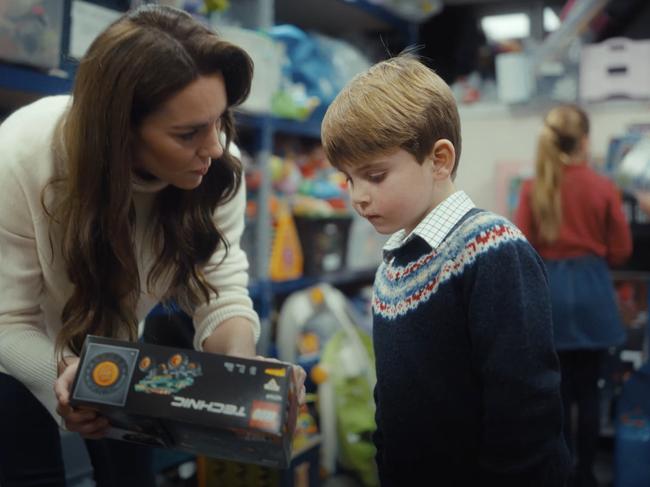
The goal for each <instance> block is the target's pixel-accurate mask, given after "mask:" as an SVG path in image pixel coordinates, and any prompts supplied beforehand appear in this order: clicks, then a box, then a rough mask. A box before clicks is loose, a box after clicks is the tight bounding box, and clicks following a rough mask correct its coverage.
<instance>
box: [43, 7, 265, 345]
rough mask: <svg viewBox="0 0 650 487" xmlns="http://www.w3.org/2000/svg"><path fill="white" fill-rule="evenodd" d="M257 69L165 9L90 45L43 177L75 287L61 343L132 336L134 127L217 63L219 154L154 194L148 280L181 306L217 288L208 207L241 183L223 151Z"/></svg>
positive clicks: (141, 13)
mask: <svg viewBox="0 0 650 487" xmlns="http://www.w3.org/2000/svg"><path fill="white" fill-rule="evenodd" d="M252 70H253V65H252V61H251V59H250V57H249V56H248V55H247V54H246V53H245V52H244V51H243V50H241V49H240V48H238V47H236V46H234V45H232V44H229V43H227V42H225V41H223V40H222V39H221V38H220V37H219V36H218V35H217V34H215V33H214V32H212V31H210V30H209V29H208V28H206V27H204V26H202V25H200V24H199V23H198V22H196V21H195V20H194V19H192V17H191V16H190V15H189V14H187V13H185V12H182V11H180V10H176V9H173V8H169V7H161V6H145V7H142V8H140V9H137V10H135V11H133V12H131V13H127V14H125V15H124V16H122V17H121V18H120V19H118V20H117V21H116V22H115V23H113V24H112V25H111V26H110V27H109V28H108V29H107V30H106V31H104V32H103V33H102V34H100V36H99V37H98V38H97V39H96V40H95V41H94V42H93V43H92V45H91V46H90V48H89V50H88V52H87V54H86V55H85V56H84V57H83V59H82V60H81V62H80V64H79V67H78V70H77V74H76V79H75V85H74V90H73V102H72V105H71V106H70V109H69V111H68V112H67V114H66V115H65V116H64V117H63V118H62V120H61V122H60V124H59V127H58V132H57V133H58V136H57V137H55V141H54V154H55V158H57V159H58V160H59V161H60V162H61V163H62V164H63V167H64V171H63V176H62V177H61V178H60V179H58V180H54V181H52V182H51V183H52V184H51V185H49V186H48V188H49V187H51V189H53V190H54V191H55V200H54V201H56V204H55V205H54V206H53V207H51V208H49V209H47V211H48V214H49V215H50V217H51V218H52V220H53V221H54V222H56V223H57V224H58V226H59V228H60V231H61V234H60V235H61V238H62V245H61V248H62V253H63V258H64V261H65V267H66V270H67V274H68V278H69V279H70V281H71V282H72V284H73V285H74V291H73V293H72V296H71V297H70V298H69V300H68V301H67V303H66V304H65V306H64V308H63V311H62V316H61V318H62V322H63V327H62V329H61V331H60V333H59V335H58V337H57V340H56V346H57V349H58V350H59V351H62V350H63V348H64V347H65V346H68V347H70V349H71V350H72V351H73V352H75V353H78V352H79V351H80V349H81V346H82V344H83V340H84V338H85V337H86V335H87V334H95V335H101V336H118V335H124V334H125V332H126V334H127V335H128V337H129V338H130V339H132V340H134V339H136V337H137V327H138V323H137V318H136V315H135V306H136V303H137V301H138V298H139V296H140V292H141V289H140V276H139V274H138V266H137V258H136V255H135V248H134V223H135V210H134V206H133V195H132V172H133V167H134V161H133V153H134V151H133V141H134V139H135V137H134V134H135V133H136V132H137V129H138V128H139V126H140V124H141V122H142V121H143V119H144V118H145V117H146V116H147V115H149V114H151V113H152V112H153V111H155V110H156V109H157V108H159V107H160V105H161V104H162V103H164V102H165V101H166V100H168V99H169V98H170V97H171V96H172V95H174V94H176V93H177V92H178V91H179V90H181V89H183V88H184V87H186V86H187V85H188V84H189V83H191V82H192V81H194V80H196V79H197V78H198V77H199V76H201V75H205V74H214V73H222V74H223V76H224V80H225V84H226V92H227V96H228V107H229V109H228V110H226V113H225V114H224V115H223V120H222V123H223V125H222V126H223V130H224V133H225V136H226V141H227V142H226V146H225V150H224V153H223V156H222V157H221V158H220V159H219V160H217V161H213V164H212V165H211V166H210V169H209V171H208V173H207V174H206V176H205V177H204V180H203V182H202V183H201V185H200V186H199V187H198V188H196V189H194V190H192V191H186V190H181V189H178V188H176V187H173V186H168V187H166V188H165V189H163V190H162V191H161V192H160V193H159V194H158V195H157V199H156V203H155V208H154V212H153V214H155V215H157V216H156V217H155V220H154V221H153V222H152V224H153V227H152V228H153V235H154V245H153V249H154V251H155V252H156V260H155V263H154V265H153V268H152V270H151V272H150V274H149V275H148V276H147V281H146V282H147V287H151V286H153V285H154V284H155V283H156V282H158V283H162V282H164V283H165V285H167V284H168V287H167V288H166V289H167V293H166V295H165V296H164V298H165V299H170V298H172V297H173V298H174V299H176V300H177V301H178V302H179V304H180V305H181V306H183V307H184V308H186V309H191V308H192V307H193V306H196V305H197V304H199V303H201V302H206V301H207V300H208V299H209V297H210V294H211V293H217V290H216V289H215V288H214V287H213V286H212V285H210V284H209V283H208V282H207V281H206V279H205V277H204V276H203V274H202V271H201V266H202V264H204V263H205V262H207V260H208V259H209V258H210V256H212V254H213V253H214V252H215V250H216V249H217V247H219V246H224V247H225V248H226V250H227V242H226V240H225V239H224V237H223V235H222V234H221V233H220V232H219V229H218V228H216V226H215V223H214V220H213V214H214V211H215V209H216V207H217V206H218V205H220V204H222V203H223V202H225V201H227V200H229V199H230V198H232V197H233V196H234V194H235V193H236V191H237V188H238V187H239V185H240V182H241V165H240V162H239V161H238V160H237V159H235V158H234V157H233V156H231V155H230V153H229V152H228V150H227V148H228V144H229V143H230V141H231V140H232V137H233V136H234V125H233V119H232V113H231V111H230V107H233V106H235V105H238V104H240V103H242V102H243V101H244V100H245V99H246V97H247V96H248V93H249V90H250V84H251V79H252ZM48 188H46V190H47V189H48ZM43 201H45V198H44V197H43Z"/></svg>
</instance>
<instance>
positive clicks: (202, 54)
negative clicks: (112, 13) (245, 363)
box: [0, 6, 304, 487]
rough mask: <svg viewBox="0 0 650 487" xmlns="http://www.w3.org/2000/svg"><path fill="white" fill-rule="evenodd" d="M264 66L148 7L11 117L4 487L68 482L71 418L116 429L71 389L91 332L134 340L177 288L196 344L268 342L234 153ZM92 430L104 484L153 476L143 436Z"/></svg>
mask: <svg viewBox="0 0 650 487" xmlns="http://www.w3.org/2000/svg"><path fill="white" fill-rule="evenodd" d="M251 78H252V62H251V60H250V58H249V56H248V55H247V54H246V53H245V52H244V51H243V50H241V49H240V48H238V47H236V46H233V45H231V44H229V43H227V42H224V41H223V40H222V39H220V38H219V37H218V36H217V35H216V34H215V33H214V32H212V31H210V30H209V29H207V28H205V27H203V26H202V25H200V24H199V23H197V22H196V21H194V20H193V19H192V18H191V16H190V15H188V14H186V13H184V12H182V11H179V10H176V9H172V8H165V7H160V6H145V7H142V8H140V9H138V10H135V11H133V12H131V13H127V14H125V15H124V16H122V17H121V18H120V19H118V20H117V21H116V22H115V23H113V24H112V25H111V26H109V27H108V28H107V29H106V31H104V32H103V33H102V34H100V35H99V37H97V39H96V40H95V41H94V42H93V44H92V45H91V46H90V48H89V50H88V52H87V54H86V55H85V56H84V58H83V59H82V60H81V62H80V64H79V67H78V70H77V74H76V79H75V85H74V90H73V96H72V97H71V98H70V97H66V96H59V97H49V98H44V99H42V100H39V101H37V102H35V103H33V104H32V105H29V106H27V107H24V108H22V109H20V110H18V111H17V112H16V113H14V114H13V115H12V116H11V117H9V118H8V119H7V120H6V121H5V122H4V124H3V125H2V126H1V127H0V155H1V157H0V193H1V194H2V195H3V201H6V202H7V204H5V205H4V206H2V207H0V262H1V265H0V289H2V293H1V294H0V397H2V398H3V399H2V401H0V428H1V429H0V431H1V436H2V437H3V438H12V442H11V443H10V444H9V443H8V442H6V441H5V442H0V444H1V445H2V446H0V484H1V485H3V487H6V486H13V485H64V482H65V479H64V470H63V464H62V461H61V451H60V448H59V446H58V445H59V433H58V425H57V423H58V422H60V423H61V424H63V425H65V427H66V428H67V429H69V430H70V431H74V432H79V433H80V434H82V435H83V436H84V437H85V438H87V439H91V440H96V439H99V438H102V437H103V435H104V433H105V429H106V427H107V422H106V419H105V418H103V417H101V416H99V415H97V414H95V413H93V412H90V411H79V410H74V409H73V408H71V407H70V405H69V402H68V400H69V390H70V386H71V383H72V380H73V378H74V375H75V372H76V368H77V363H78V354H79V351H80V349H81V346H82V343H83V340H84V338H85V336H86V335H87V334H94V335H102V336H110V337H120V338H125V339H130V340H135V339H137V337H138V323H139V322H140V321H141V320H143V318H144V317H145V316H146V315H147V313H148V311H149V310H150V309H151V308H152V307H153V306H154V305H155V304H156V303H157V302H158V301H170V300H172V299H173V300H175V301H176V302H177V303H178V304H179V305H180V306H181V307H182V308H183V309H184V310H186V311H187V312H188V313H189V314H191V315H192V316H193V321H194V326H195V335H194V346H195V348H197V349H200V350H205V351H209V352H214V353H222V354H230V355H240V356H255V342H256V339H257V337H258V335H259V320H258V317H257V315H256V313H255V312H254V310H253V307H252V302H251V300H250V298H249V296H248V292H247V282H248V278H247V269H248V263H247V259H246V256H245V254H244V253H243V252H242V250H241V248H240V246H239V239H240V237H241V234H242V231H243V227H244V206H245V191H244V187H243V184H242V177H241V172H242V170H241V165H240V162H239V161H238V160H237V159H236V158H234V157H233V156H232V155H231V153H230V152H229V146H230V141H231V139H232V137H233V129H234V127H233V118H232V114H231V108H232V107H234V106H236V105H238V104H240V103H241V102H243V101H244V100H245V99H246V97H247V95H248V92H249V89H250V83H251ZM296 375H297V380H298V384H299V387H301V388H302V382H303V381H304V371H302V370H300V369H298V371H297V372H296ZM55 383H56V384H55ZM53 386H54V387H55V391H56V396H55V394H54V392H53V391H52V388H53ZM6 398H10V400H6ZM13 438H15V439H16V440H13ZM86 443H87V445H88V448H89V453H90V456H91V460H92V461H93V466H94V468H95V473H96V480H97V483H98V485H121V486H122V485H138V486H142V485H154V483H153V480H154V479H153V475H152V473H151V471H150V469H149V470H147V468H146V462H147V461H148V459H147V458H146V456H147V454H146V452H145V453H144V457H143V456H141V454H142V449H141V448H138V447H133V446H131V445H128V444H127V443H119V444H117V445H115V444H110V442H109V440H101V441H87V442H86ZM115 452H117V453H115ZM116 455H117V456H116ZM107 458H108V460H107ZM111 458H112V460H111ZM143 462H145V463H143ZM121 472H123V473H124V475H123V476H121ZM30 482H31V483H30Z"/></svg>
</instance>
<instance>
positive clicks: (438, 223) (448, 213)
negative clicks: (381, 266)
mask: <svg viewBox="0 0 650 487" xmlns="http://www.w3.org/2000/svg"><path fill="white" fill-rule="evenodd" d="M474 207H475V205H474V203H473V202H472V200H471V199H470V197H469V196H467V194H466V193H465V192H464V191H456V192H455V193H453V194H451V195H450V196H448V197H447V198H445V200H443V201H442V203H440V204H439V205H438V206H436V207H435V208H434V209H433V210H431V211H430V212H429V214H428V215H427V216H425V217H424V218H423V219H422V221H421V222H420V223H418V225H417V226H416V227H415V228H414V229H413V231H412V232H411V233H410V234H408V235H406V232H405V231H404V230H400V231H399V232H396V233H394V234H393V235H391V237H390V238H389V239H388V241H387V242H386V244H385V245H384V247H383V252H384V258H385V259H386V258H389V256H390V254H391V253H392V252H393V251H394V250H396V249H398V248H400V247H402V246H403V245H405V244H406V243H407V242H409V241H411V239H413V237H414V236H415V235H417V236H418V237H420V238H422V239H423V240H424V241H425V242H426V243H428V244H429V245H430V246H431V248H432V249H435V248H437V247H438V246H439V245H440V244H441V243H442V241H443V240H444V239H445V237H446V236H447V235H448V234H449V232H450V231H451V229H452V228H454V226H455V225H456V224H457V223H458V222H459V221H460V220H461V218H463V217H464V216H465V214H466V213H467V212H468V211H470V210H471V209H472V208H474Z"/></svg>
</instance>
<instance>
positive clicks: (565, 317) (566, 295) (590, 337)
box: [545, 256, 625, 351]
mask: <svg viewBox="0 0 650 487" xmlns="http://www.w3.org/2000/svg"><path fill="white" fill-rule="evenodd" d="M545 263H546V268H547V270H548V277H549V284H550V288H551V305H552V309H553V331H554V336H555V348H556V349H557V350H558V351H561V350H585V349H588V350H594V349H604V348H608V347H612V346H617V345H621V344H622V343H623V342H624V341H625V329H624V328H623V324H622V323H621V319H620V316H619V311H618V306H617V304H616V294H615V291H614V286H613V284H612V278H611V275H610V272H609V268H608V266H607V262H605V260H604V259H602V258H600V257H596V256H585V257H577V258H572V259H563V260H546V261H545Z"/></svg>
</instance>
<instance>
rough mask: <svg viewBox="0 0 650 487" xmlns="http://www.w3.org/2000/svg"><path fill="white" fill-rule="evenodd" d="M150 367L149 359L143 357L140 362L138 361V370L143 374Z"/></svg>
mask: <svg viewBox="0 0 650 487" xmlns="http://www.w3.org/2000/svg"><path fill="white" fill-rule="evenodd" d="M150 366H151V358H149V357H143V358H142V360H140V365H139V367H140V370H142V371H143V372H144V371H145V370H147V369H148V368H149V367H150Z"/></svg>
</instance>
